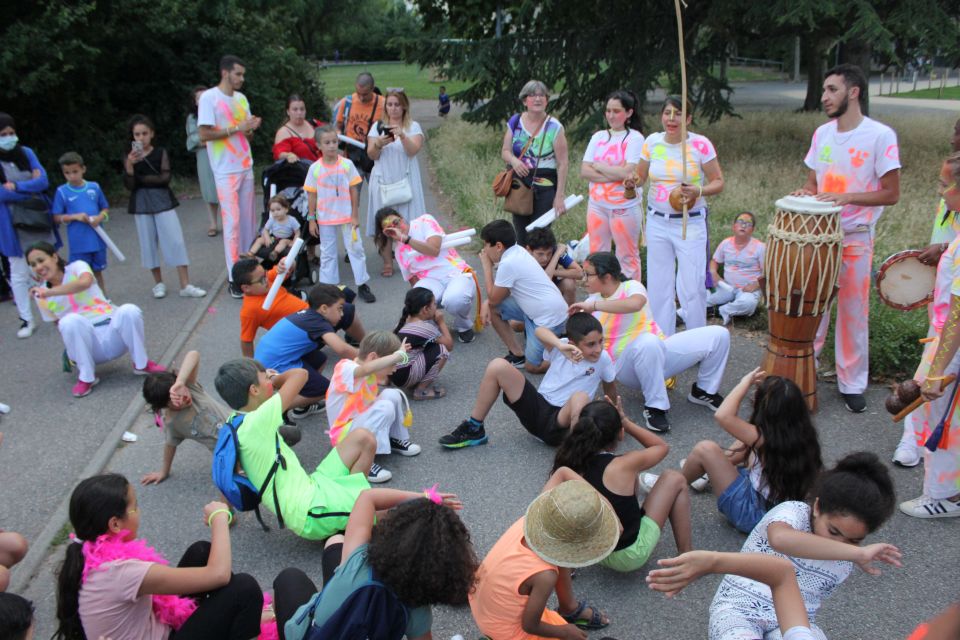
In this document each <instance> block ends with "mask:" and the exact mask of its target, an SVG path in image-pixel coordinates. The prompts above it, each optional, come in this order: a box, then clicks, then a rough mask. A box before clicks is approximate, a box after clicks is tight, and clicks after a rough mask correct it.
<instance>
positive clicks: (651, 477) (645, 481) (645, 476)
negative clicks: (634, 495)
mask: <svg viewBox="0 0 960 640" xmlns="http://www.w3.org/2000/svg"><path fill="white" fill-rule="evenodd" d="M659 479H660V476H659V475H658V474H656V473H641V474H640V488H641V489H643V490H644V491H645V492H647V493H650V490H651V489H653V485H655V484H657V480H659Z"/></svg>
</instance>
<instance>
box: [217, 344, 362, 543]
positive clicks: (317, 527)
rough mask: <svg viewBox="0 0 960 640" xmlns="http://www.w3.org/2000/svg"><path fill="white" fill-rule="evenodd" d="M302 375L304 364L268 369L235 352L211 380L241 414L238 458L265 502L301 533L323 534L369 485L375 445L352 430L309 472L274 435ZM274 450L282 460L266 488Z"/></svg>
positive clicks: (343, 520) (340, 522)
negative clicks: (287, 368)
mask: <svg viewBox="0 0 960 640" xmlns="http://www.w3.org/2000/svg"><path fill="white" fill-rule="evenodd" d="M307 379H308V376H307V372H306V371H305V370H303V369H290V370H288V371H285V372H284V373H273V372H269V373H268V372H267V370H266V369H264V368H263V365H262V364H260V363H259V362H257V361H256V360H251V359H250V358H240V359H238V360H231V361H229V362H226V363H224V364H223V365H221V367H220V369H219V371H217V378H216V381H215V385H216V387H217V393H219V394H220V397H221V398H223V400H224V401H225V402H226V403H227V404H228V405H229V406H230V407H231V408H233V409H235V410H236V411H237V413H238V414H239V415H240V416H242V421H241V422H240V425H239V427H238V428H237V442H238V447H237V459H238V461H239V463H240V467H241V469H243V472H244V473H245V474H246V476H247V478H248V479H249V480H250V482H252V483H253V485H254V486H255V487H257V488H258V489H259V490H260V493H261V495H262V496H263V505H264V506H266V508H267V509H269V510H270V511H272V512H273V513H274V514H276V515H277V516H278V519H279V518H280V517H281V516H282V518H283V523H284V525H285V526H286V527H287V528H288V529H290V530H291V531H293V532H294V533H295V534H297V535H298V536H300V537H301V538H305V539H307V540H324V539H326V538H329V537H330V536H332V535H333V534H335V533H339V532H341V531H343V530H344V528H345V527H346V526H347V516H348V515H349V513H350V510H351V509H353V504H354V503H355V502H356V500H357V497H358V496H359V495H360V493H361V492H362V491H364V490H366V489H369V488H370V484H369V483H368V482H367V478H366V475H367V474H368V473H369V471H370V465H371V464H372V463H373V456H374V453H375V452H376V446H377V443H376V440H375V439H374V437H373V435H371V434H370V433H368V432H366V431H363V430H357V431H356V432H355V433H350V434H348V435H347V436H346V437H345V438H344V439H343V440H342V441H341V442H340V443H339V444H338V445H337V446H336V447H335V448H334V449H332V450H331V451H330V453H328V454H327V455H326V457H325V458H324V459H323V460H322V461H321V462H320V464H319V465H317V468H316V469H315V470H314V471H313V473H309V474H308V473H307V472H306V471H305V470H304V469H303V467H302V466H301V465H300V460H298V459H297V455H296V454H295V453H294V452H293V449H291V448H290V447H289V446H287V444H286V443H284V442H283V441H282V439H279V441H278V438H277V428H278V427H280V426H281V425H282V424H283V412H284V411H286V410H287V409H289V408H290V407H291V406H293V403H294V402H296V400H297V398H298V397H299V396H300V394H301V390H302V389H303V385H304V384H306V382H307ZM231 419H233V416H231ZM278 449H279V455H280V456H281V458H282V460H283V464H282V466H281V467H280V468H278V469H277V470H276V473H275V475H273V477H271V478H270V482H269V483H267V484H266V486H264V482H265V480H266V479H267V476H268V474H269V473H270V469H271V468H272V467H273V464H274V462H275V461H276V459H277V455H278V453H277V450H278ZM278 506H279V511H280V513H277V510H278V509H277V507H278Z"/></svg>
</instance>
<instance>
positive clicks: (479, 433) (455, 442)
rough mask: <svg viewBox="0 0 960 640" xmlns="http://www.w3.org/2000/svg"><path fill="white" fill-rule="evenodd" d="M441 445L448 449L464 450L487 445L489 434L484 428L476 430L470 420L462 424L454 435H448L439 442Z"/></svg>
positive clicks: (454, 431)
mask: <svg viewBox="0 0 960 640" xmlns="http://www.w3.org/2000/svg"><path fill="white" fill-rule="evenodd" d="M439 442H440V444H441V445H442V446H444V447H446V448H447V449H463V448H464V447H476V446H479V445H481V444H487V433H486V432H485V431H484V430H483V427H480V428H479V429H476V428H474V426H473V425H472V424H470V421H469V420H464V421H463V422H461V423H460V426H458V427H457V428H456V429H454V430H453V433H448V434H447V435H445V436H443V437H442V438H440V440H439Z"/></svg>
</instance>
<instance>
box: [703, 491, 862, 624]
mask: <svg viewBox="0 0 960 640" xmlns="http://www.w3.org/2000/svg"><path fill="white" fill-rule="evenodd" d="M772 522H784V523H786V524H787V525H789V526H790V527H792V528H794V529H796V530H797V531H803V532H805V533H810V532H811V529H810V505H808V504H807V503H805V502H797V501H787V502H781V503H780V504H778V505H777V506H775V507H774V508H773V509H770V511H768V512H767V514H766V515H765V516H763V518H762V519H761V520H760V522H758V523H757V526H756V527H754V528H753V531H751V532H750V535H749V536H747V541H746V542H744V543H743V548H742V549H741V550H740V551H741V552H742V553H766V554H769V555H774V556H779V557H781V558H785V559H787V560H790V561H791V562H792V563H793V566H794V568H795V570H796V574H797V584H798V585H799V586H800V593H801V595H802V596H803V602H804V604H805V605H806V607H807V615H808V616H809V617H810V622H811V623H813V622H814V616H815V615H816V613H817V610H818V609H820V603H821V602H822V601H823V600H824V599H825V598H827V597H828V596H830V595H831V594H832V593H833V592H834V591H836V590H837V587H839V586H840V585H841V584H843V581H844V580H846V579H847V577H848V576H849V575H850V572H851V571H853V563H852V562H846V561H842V560H810V559H808V558H793V557H788V556H785V555H783V554H782V553H779V552H777V551H774V549H773V547H771V546H770V541H769V540H768V538H767V527H769V526H770V523H772ZM731 609H733V610H735V611H737V612H740V613H742V614H743V615H744V616H746V617H748V618H750V619H751V620H757V621H762V622H766V623H768V624H772V625H773V626H774V628H775V627H776V624H777V622H776V621H777V614H776V612H775V611H774V608H773V596H772V594H771V593H770V587H768V586H767V585H765V584H763V583H761V582H757V581H755V580H750V579H749V578H743V577H740V576H735V575H726V576H724V578H723V582H721V583H720V586H719V587H718V588H717V593H716V595H715V596H714V597H713V603H712V604H711V605H710V615H711V616H713V615H714V612H717V615H723V611H724V610H726V611H729V610H731Z"/></svg>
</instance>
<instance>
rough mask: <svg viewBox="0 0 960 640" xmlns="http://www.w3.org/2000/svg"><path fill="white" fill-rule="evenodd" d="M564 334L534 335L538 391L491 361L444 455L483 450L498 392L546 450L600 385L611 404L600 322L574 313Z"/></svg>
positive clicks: (503, 363)
mask: <svg viewBox="0 0 960 640" xmlns="http://www.w3.org/2000/svg"><path fill="white" fill-rule="evenodd" d="M511 228H512V227H511ZM565 331H566V334H567V337H566V338H558V337H556V336H555V335H554V334H553V332H552V331H551V330H550V329H547V328H546V327H540V328H538V329H537V331H536V336H537V337H538V338H539V339H540V340H542V341H543V344H544V345H545V346H546V349H545V350H544V352H543V358H544V362H546V363H547V364H549V365H550V367H549V368H548V369H547V373H546V375H544V376H543V380H542V381H541V382H540V389H539V390H538V389H536V388H535V387H534V386H533V384H532V383H531V382H530V381H529V380H527V378H526V376H524V375H523V374H522V373H520V372H519V371H517V370H516V369H515V368H514V367H513V366H512V365H511V364H510V362H508V361H507V360H506V359H504V358H496V359H495V360H492V361H491V362H490V364H488V365H487V370H486V371H485V372H484V374H483V380H481V381H480V388H479V389H478V390H477V399H476V401H474V404H473V411H471V412H470V417H469V418H467V419H466V420H464V421H463V422H461V423H460V425H459V426H458V427H457V428H456V429H454V430H453V432H452V433H449V434H447V435H445V436H443V437H442V438H440V444H441V445H443V446H444V447H446V448H448V449H460V448H463V447H474V446H477V445H481V444H486V443H487V434H486V431H485V430H484V428H483V421H484V419H486V417H487V414H488V413H490V409H491V408H492V407H493V403H495V402H496V401H497V396H499V395H500V392H501V391H503V402H504V404H506V405H507V406H508V407H510V409H512V410H513V412H514V413H515V414H517V418H519V419H520V424H522V425H523V427H524V428H525V429H526V430H527V431H529V432H530V433H531V434H533V435H534V436H536V437H537V438H539V439H540V440H542V441H543V442H545V443H546V444H548V445H551V446H556V445H558V444H560V443H561V442H563V439H564V438H565V437H566V436H567V434H568V433H569V432H570V426H571V425H573V424H576V422H577V420H578V419H579V417H580V411H581V409H583V407H584V406H586V405H587V403H588V402H590V401H591V400H592V399H593V397H594V395H596V393H597V387H598V386H599V385H600V383H601V382H602V383H603V392H604V394H606V395H607V396H608V397H610V398H616V397H617V387H616V385H615V384H614V379H615V378H616V370H615V369H614V366H613V360H612V359H611V358H610V354H609V353H607V352H606V351H605V350H604V349H603V327H602V326H600V322H599V321H598V320H597V319H596V318H594V317H593V316H592V315H590V314H589V313H582V312H581V313H575V314H573V315H572V316H570V319H569V320H567V324H566V327H565Z"/></svg>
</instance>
